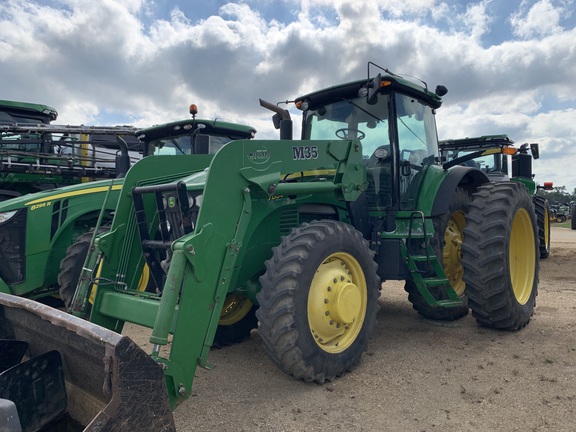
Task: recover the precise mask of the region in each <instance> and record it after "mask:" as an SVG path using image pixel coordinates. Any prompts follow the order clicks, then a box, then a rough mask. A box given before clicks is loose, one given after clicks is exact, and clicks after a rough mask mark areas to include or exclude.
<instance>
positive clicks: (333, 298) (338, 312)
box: [327, 281, 362, 324]
mask: <svg viewBox="0 0 576 432" xmlns="http://www.w3.org/2000/svg"><path fill="white" fill-rule="evenodd" d="M327 305H328V314H329V315H328V316H329V317H330V318H332V320H334V321H336V322H337V323H340V324H350V323H352V322H353V321H354V319H355V318H356V317H357V316H358V314H359V313H360V308H361V306H362V297H361V296H360V290H359V289H358V287H357V286H356V285H354V284H353V283H352V282H350V281H344V282H342V281H341V282H338V283H337V284H336V285H335V286H334V287H333V289H332V295H329V296H328V303H327Z"/></svg>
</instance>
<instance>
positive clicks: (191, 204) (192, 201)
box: [188, 194, 196, 208]
mask: <svg viewBox="0 0 576 432" xmlns="http://www.w3.org/2000/svg"><path fill="white" fill-rule="evenodd" d="M195 203H196V201H195V200H194V197H193V196H192V195H190V194H188V208H192V207H194V204H195Z"/></svg>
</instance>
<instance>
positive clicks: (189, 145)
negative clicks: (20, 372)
mask: <svg viewBox="0 0 576 432" xmlns="http://www.w3.org/2000/svg"><path fill="white" fill-rule="evenodd" d="M191 112H192V113H193V115H194V116H195V114H196V108H195V107H194V106H193V107H192V111H191ZM133 133H135V134H136V135H137V137H138V139H139V143H140V144H139V150H140V153H141V155H142V156H144V157H146V156H151V155H159V154H171V155H174V156H183V155H190V154H196V153H200V154H208V153H215V152H216V151H217V150H218V149H219V148H220V147H222V145H223V144H225V143H226V142H229V141H232V140H238V139H251V138H253V136H254V134H255V133H256V130H255V129H254V128H252V127H250V126H243V125H237V124H233V123H227V122H220V121H212V120H202V119H196V118H195V117H194V118H192V119H187V120H181V121H177V122H172V123H166V124H161V125H157V126H154V127H150V128H146V129H142V130H138V131H137V130H134V131H133ZM134 139H136V137H134ZM123 181H124V180H123V178H113V179H110V180H100V181H92V182H89V183H80V184H76V185H70V186H66V187H61V188H58V189H49V190H46V191H43V192H37V193H29V194H26V195H23V196H20V197H16V198H12V199H10V200H7V201H3V202H0V245H1V248H0V259H1V260H2V261H3V263H4V264H3V265H2V266H1V267H0V292H4V293H9V294H14V295H17V296H23V297H28V298H32V299H35V300H39V301H43V302H47V303H49V304H52V305H56V306H58V305H59V304H60V299H61V300H62V301H63V302H64V304H65V305H67V306H69V305H70V303H71V301H72V297H73V295H74V291H75V290H76V285H77V283H78V277H79V275H80V270H81V268H82V264H83V263H84V259H85V257H86V254H87V252H88V247H89V244H90V241H91V240H92V236H93V230H92V229H93V228H94V227H95V226H96V225H99V226H100V227H99V228H98V232H104V231H106V230H107V229H109V224H110V222H111V221H112V219H113V215H114V209H115V208H116V204H117V202H118V198H119V195H120V191H121V189H122V184H123ZM148 280H149V273H148V270H147V269H146V271H145V272H144V274H143V276H142V280H141V281H140V285H141V289H146V287H147V286H148Z"/></svg>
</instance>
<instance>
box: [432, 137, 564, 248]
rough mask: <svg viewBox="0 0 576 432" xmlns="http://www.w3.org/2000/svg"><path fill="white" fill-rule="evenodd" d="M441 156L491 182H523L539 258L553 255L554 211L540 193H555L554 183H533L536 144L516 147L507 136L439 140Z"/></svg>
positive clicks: (536, 155)
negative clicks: (533, 218) (533, 217)
mask: <svg viewBox="0 0 576 432" xmlns="http://www.w3.org/2000/svg"><path fill="white" fill-rule="evenodd" d="M440 153H441V155H442V157H444V158H446V159H447V160H448V161H449V162H448V164H447V166H450V165H451V164H458V163H460V164H463V165H469V166H475V167H478V168H480V169H481V170H482V171H484V173H486V175H487V176H488V178H489V179H490V180H491V181H495V182H500V181H509V180H512V181H516V182H519V183H522V184H523V185H524V186H526V188H527V189H528V193H529V194H530V195H532V201H533V202H534V209H535V211H536V221H537V224H538V241H539V252H540V258H541V259H544V258H548V255H550V219H551V209H550V206H549V205H548V200H547V199H546V198H545V197H544V196H542V195H538V193H537V192H538V191H539V190H541V189H542V190H552V188H553V187H552V182H544V183H543V184H542V185H540V184H538V183H536V182H535V181H534V173H533V170H532V161H533V160H535V159H538V158H539V157H540V150H539V146H538V144H537V143H532V144H522V145H521V146H520V147H519V148H516V147H514V141H513V140H512V139H510V138H509V137H508V136H507V135H485V136H481V137H473V138H461V139H450V140H443V141H440Z"/></svg>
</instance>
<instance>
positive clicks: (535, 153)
mask: <svg viewBox="0 0 576 432" xmlns="http://www.w3.org/2000/svg"><path fill="white" fill-rule="evenodd" d="M530 153H532V158H533V159H538V158H539V157H540V150H539V148H538V143H532V144H530Z"/></svg>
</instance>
